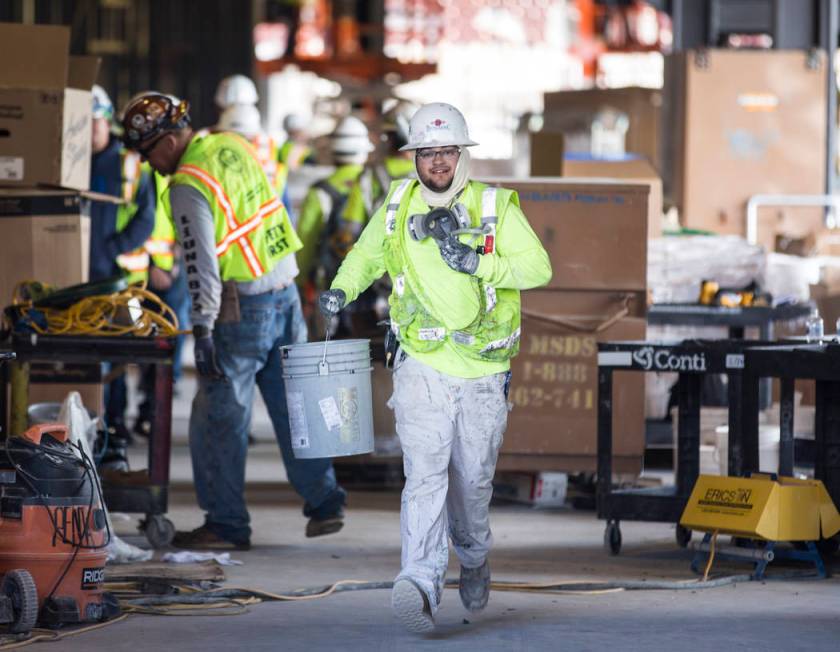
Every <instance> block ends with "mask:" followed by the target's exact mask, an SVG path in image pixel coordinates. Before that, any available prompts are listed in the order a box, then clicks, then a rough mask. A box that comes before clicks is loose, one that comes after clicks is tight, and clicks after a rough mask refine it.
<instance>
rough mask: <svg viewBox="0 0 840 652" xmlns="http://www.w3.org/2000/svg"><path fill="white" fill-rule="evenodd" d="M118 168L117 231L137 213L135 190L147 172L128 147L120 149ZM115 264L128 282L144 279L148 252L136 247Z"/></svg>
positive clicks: (147, 270)
mask: <svg viewBox="0 0 840 652" xmlns="http://www.w3.org/2000/svg"><path fill="white" fill-rule="evenodd" d="M120 168H121V171H120V176H121V186H122V197H121V198H122V200H123V203H122V204H120V205H119V206H118V207H117V233H119V232H121V231H123V230H125V228H126V227H127V226H128V223H129V222H131V219H132V218H133V217H134V216H135V215H136V213H137V191H138V190H139V189H140V179H141V178H142V176H143V174H144V173H145V172H147V170H146V169H144V166H143V165H142V161H141V159H140V155H139V154H138V153H137V152H134V151H132V150H128V149H122V150H121V151H120ZM117 265H119V266H120V267H121V268H122V269H123V270H125V272H126V274H127V276H128V278H127V280H128V282H129V283H137V282H139V281H145V280H146V278H147V276H148V274H149V253H148V252H147V251H146V249H145V248H144V247H138V248H137V249H135V250H134V251H129V252H127V253H124V254H120V255H119V256H117Z"/></svg>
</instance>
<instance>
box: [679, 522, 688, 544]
mask: <svg viewBox="0 0 840 652" xmlns="http://www.w3.org/2000/svg"><path fill="white" fill-rule="evenodd" d="M689 541H691V530H689V529H688V528H684V527H683V526H682V525H679V524H677V545H678V546H679V547H680V548H688V542H689Z"/></svg>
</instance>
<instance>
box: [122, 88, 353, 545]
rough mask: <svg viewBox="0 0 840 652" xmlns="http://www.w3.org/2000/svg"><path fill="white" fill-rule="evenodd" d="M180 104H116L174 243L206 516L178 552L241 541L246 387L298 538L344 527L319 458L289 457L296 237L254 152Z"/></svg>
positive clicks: (246, 531)
mask: <svg viewBox="0 0 840 652" xmlns="http://www.w3.org/2000/svg"><path fill="white" fill-rule="evenodd" d="M188 109H189V105H188V103H187V102H185V101H176V100H175V99H173V98H170V97H168V96H166V95H161V94H156V93H149V94H146V95H144V96H142V97H140V98H139V99H137V100H135V101H134V102H133V103H132V104H131V105H129V106H128V107H127V109H126V111H125V116H124V119H123V126H124V128H125V135H124V139H125V141H126V144H127V145H128V146H129V147H131V148H133V149H134V150H136V151H138V152H139V153H140V154H141V155H142V156H143V157H144V158H145V159H147V160H148V161H149V163H150V164H151V166H152V167H153V168H154V169H155V170H157V171H158V172H159V173H161V174H163V175H171V181H170V186H169V203H170V206H171V210H172V216H173V218H174V221H175V226H176V229H177V232H178V238H179V241H180V242H181V244H182V246H183V248H184V259H185V263H186V273H187V281H188V287H189V292H190V297H191V299H192V309H191V312H190V319H191V321H192V324H193V337H194V338H195V361H196V368H197V370H198V374H199V385H198V391H197V393H196V396H195V399H194V400H193V406H192V412H191V414H190V452H191V455H192V463H193V478H194V483H195V489H196V494H197V496H198V502H199V505H200V506H201V508H202V509H203V510H204V511H205V512H206V516H205V523H204V525H202V526H201V527H199V528H196V529H195V530H192V531H190V532H178V533H177V534H176V537H175V540H174V543H175V545H177V546H179V547H185V548H237V549H247V548H249V547H250V535H251V527H250V518H249V515H248V509H247V507H246V505H245V496H244V488H245V487H244V484H245V458H246V454H247V448H248V445H247V434H248V426H249V423H250V418H251V407H252V403H253V397H254V386H255V384H256V385H257V386H259V389H260V392H261V393H262V395H263V398H264V399H265V402H266V405H267V406H268V410H269V416H270V417H271V420H272V423H273V425H274V430H275V434H276V436H277V441H278V443H279V446H280V450H281V452H282V455H283V460H284V462H285V465H286V471H287V473H288V477H289V481H290V482H291V484H292V486H293V487H294V488H295V490H296V491H297V492H298V493H299V494H300V495H301V496H302V497H303V499H304V501H305V506H304V514H305V515H306V516H308V517H309V521H308V523H307V526H306V535H307V536H310V537H312V536H320V535H324V534H330V533H332V532H337V531H338V530H340V529H341V527H342V526H343V507H344V503H345V492H344V490H343V489H341V487H339V486H338V484H337V482H336V479H335V472H334V470H333V468H332V463H331V462H330V460H328V459H322V460H303V459H296V458H295V456H294V454H293V452H292V443H291V437H290V431H289V414H288V408H287V406H286V399H285V388H284V383H283V376H282V370H281V363H280V347H281V346H282V345H285V344H292V343H299V342H305V341H306V326H305V324H304V321H303V318H302V315H301V310H300V299H299V297H298V292H297V287H296V286H295V283H294V279H295V275H296V272H297V270H296V266H295V259H294V256H292V255H291V254H293V253H294V252H295V251H296V250H298V249H299V248H300V240H299V239H298V237H297V234H296V233H295V231H294V229H293V228H292V226H291V224H290V223H289V219H288V215H287V213H286V210H285V208H284V207H283V204H282V202H281V201H280V199H279V198H278V197H277V196H276V195H275V193H274V189H273V188H272V187H271V184H270V183H269V181H268V178H267V177H266V175H265V173H264V172H263V169H262V167H261V166H260V163H259V161H258V160H257V158H256V156H255V154H254V151H253V148H251V147H250V146H249V145H248V143H247V142H246V141H245V140H244V139H243V138H241V137H240V136H238V135H236V134H232V133H227V132H224V133H218V134H208V135H204V136H198V135H196V134H195V133H194V132H193V130H192V128H191V126H190V118H189V111H188Z"/></svg>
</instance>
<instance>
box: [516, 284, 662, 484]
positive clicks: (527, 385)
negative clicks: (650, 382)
mask: <svg viewBox="0 0 840 652" xmlns="http://www.w3.org/2000/svg"><path fill="white" fill-rule="evenodd" d="M611 295H612V298H611ZM640 295H641V293H640ZM619 297H620V294H618V295H617V294H616V293H602V292H554V291H546V290H536V291H530V292H527V293H525V294H524V296H523V322H522V344H521V348H520V352H519V355H518V356H517V357H516V358H514V360H513V362H512V367H511V371H512V379H511V388H510V401H511V402H512V403H513V406H514V407H513V410H512V411H511V413H510V416H509V420H508V428H507V431H506V433H505V441H504V444H503V446H502V454H503V457H504V456H507V455H514V456H517V457H518V459H517V463H518V464H517V466H519V467H520V468H521V464H522V463H523V462H525V460H526V459H527V458H530V459H531V460H532V461H533V462H534V463H537V464H540V463H541V460H540V458H541V457H542V456H545V457H546V458H550V459H551V463H552V464H553V466H552V467H550V468H551V470H555V471H566V472H569V473H572V472H580V471H589V470H593V469H594V468H595V465H596V457H597V449H598V447H597V406H598V384H597V379H598V350H597V343H598V342H599V341H605V340H639V339H644V337H645V330H646V322H645V320H644V319H643V318H642V317H639V316H637V315H639V314H643V310H644V308H643V306H644V304H643V302H638V301H635V302H634V303H636V304H638V303H641V308H638V307H637V308H634V309H633V310H631V312H630V313H629V314H625V307H624V304H625V300H624V299H623V298H619ZM609 303H612V305H611V308H610V309H608V310H604V311H603V312H601V313H600V314H588V313H590V309H588V308H586V306H590V307H595V306H600V307H601V308H602V309H603V308H604V307H605V306H606V305H609ZM534 312H536V313H539V314H548V315H552V316H554V318H555V320H556V321H555V322H554V323H551V322H549V321H547V320H544V319H542V318H534V317H532V316H529V315H530V314H533V313H534ZM644 403H645V401H644V382H642V376H640V375H639V374H633V373H616V374H615V377H614V387H613V416H614V437H613V440H614V441H613V452H614V455H615V456H616V458H617V460H621V462H623V463H620V462H618V461H617V463H616V466H617V468H616V470H617V472H618V471H619V468H620V469H621V471H620V472H626V471H628V470H630V471H631V472H632V471H638V470H639V469H640V468H641V462H642V456H643V453H644V444H645V433H644ZM500 464H501V463H500ZM501 465H502V468H510V467H509V466H505V465H504V464H501ZM526 468H527V467H526ZM533 468H534V469H538V468H546V467H545V466H534V467H533Z"/></svg>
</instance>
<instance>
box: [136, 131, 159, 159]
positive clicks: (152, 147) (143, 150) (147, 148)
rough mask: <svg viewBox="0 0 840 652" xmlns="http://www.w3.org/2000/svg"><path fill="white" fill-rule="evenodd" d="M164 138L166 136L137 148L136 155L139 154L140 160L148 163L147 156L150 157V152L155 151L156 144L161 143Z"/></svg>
mask: <svg viewBox="0 0 840 652" xmlns="http://www.w3.org/2000/svg"><path fill="white" fill-rule="evenodd" d="M165 137H166V134H164V135H163V136H161V137H160V138H158V139H157V140H155V141H154V142H152V143H150V144H148V145H146V146H145V147H143V148H140V147H137V148H136V150H137V153H138V154H140V158H142V159H143V160H144V161H148V160H149V156H151V154H152V152H153V151H154V150H155V147H157V146H158V144H159V143H160V141H162V140H163V139H164V138H165Z"/></svg>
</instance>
